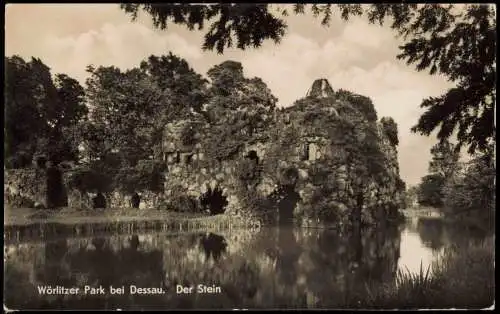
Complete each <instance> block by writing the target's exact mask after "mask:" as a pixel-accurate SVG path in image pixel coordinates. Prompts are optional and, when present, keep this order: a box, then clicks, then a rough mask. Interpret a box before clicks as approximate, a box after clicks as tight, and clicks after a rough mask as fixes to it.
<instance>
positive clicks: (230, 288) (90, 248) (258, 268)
mask: <svg viewBox="0 0 500 314" xmlns="http://www.w3.org/2000/svg"><path fill="white" fill-rule="evenodd" d="M422 226H424V225H422ZM425 228H434V227H430V226H427V225H425V226H424V227H420V228H417V229H418V233H415V232H413V231H410V230H409V229H406V230H404V231H403V232H402V233H401V232H400V230H398V229H397V228H389V227H387V228H383V229H379V230H363V231H362V232H361V231H359V232H351V233H350V234H341V233H339V232H337V231H335V230H328V229H316V230H313V229H298V228H293V227H292V226H283V227H281V228H267V229H266V228H264V229H262V230H260V231H258V232H257V233H253V234H252V233H248V234H247V233H246V231H244V230H238V231H235V232H228V233H227V234H214V233H208V234H194V233H189V234H188V233H186V234H180V235H179V234H158V233H157V234H154V233H150V234H134V235H124V236H104V235H102V236H95V237H92V238H73V237H68V238H66V239H64V240H58V241H54V242H41V243H17V244H12V245H8V246H6V248H5V252H6V268H5V275H6V280H5V284H6V288H7V289H6V302H7V304H8V305H9V307H10V308H23V309H26V308H74V309H76V308H86V309H96V308H98V309H111V308H122V309H123V308H127V309H134V308H135V309H155V308H156V309H165V308H235V307H237V308H242V307H244V308H262V307H275V308H276V307H288V308H290V307H292V308H294V307H295V308H297V307H299V308H306V307H309V308H321V307H357V306H358V304H359V300H360V299H362V298H363V296H364V295H365V294H366V286H367V285H370V286H372V287H373V286H374V285H375V286H376V285H382V284H384V283H388V282H392V281H393V280H394V277H395V273H396V271H397V269H398V267H399V268H401V267H408V268H409V269H410V270H412V271H413V270H416V271H418V269H419V266H420V260H421V259H423V260H424V266H425V263H430V262H431V261H432V260H433V259H434V256H433V253H432V252H433V250H432V249H431V248H429V246H428V244H424V242H425V243H434V244H432V245H431V247H433V248H437V247H440V245H441V246H442V245H444V244H440V243H444V242H446V236H445V234H444V232H438V231H436V230H438V229H425ZM426 230H427V231H426ZM428 230H431V231H428ZM422 232H427V234H426V235H424V236H422V234H421V233H422ZM426 236H428V237H429V238H425V237H426ZM438 238H439V239H441V240H439V241H442V242H439V241H438V240H437V239H438ZM429 241H430V242H429ZM433 241H434V242H433ZM417 263H418V267H417V265H416V264H417ZM177 284H181V285H184V286H194V287H195V288H196V287H197V285H199V284H204V285H207V286H212V285H213V286H218V287H221V290H222V293H220V294H200V293H193V294H177V293H176V291H175V288H176V285H177ZM43 285H53V286H55V285H59V286H61V285H63V286H66V287H80V288H82V287H84V286H85V285H90V286H92V287H98V286H99V285H102V286H103V287H105V288H108V287H109V286H110V285H112V286H113V287H122V286H124V287H125V290H126V291H125V293H124V294H122V295H116V294H115V295H111V294H109V293H107V294H105V295H95V296H89V295H83V294H79V295H73V296H47V295H40V294H39V293H38V291H37V288H36V287H37V286H43ZM130 285H135V286H138V287H156V288H160V287H161V288H164V289H165V290H166V291H167V292H166V293H165V294H149V295H139V294H130V293H129V286H130Z"/></svg>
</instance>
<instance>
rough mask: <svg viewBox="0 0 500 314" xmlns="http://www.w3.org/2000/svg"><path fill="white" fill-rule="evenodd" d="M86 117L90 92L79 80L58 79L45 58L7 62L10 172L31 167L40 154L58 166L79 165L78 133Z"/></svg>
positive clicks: (7, 141)
mask: <svg viewBox="0 0 500 314" xmlns="http://www.w3.org/2000/svg"><path fill="white" fill-rule="evenodd" d="M86 115H87V107H86V106H85V104H84V90H83V88H82V87H81V86H80V84H79V83H78V82H77V81H76V80H74V79H72V78H70V77H69V76H67V75H64V74H57V75H55V76H54V77H52V75H51V73H50V69H49V68H48V67H47V66H46V65H45V64H44V63H43V62H42V61H41V60H40V59H35V58H33V59H32V60H31V61H29V62H26V61H25V60H23V59H22V58H21V57H19V56H13V57H6V58H5V128H4V132H5V142H4V146H5V157H6V167H8V168H22V167H26V166H29V165H31V162H32V160H33V158H34V157H35V156H37V155H40V156H45V159H46V160H49V161H51V162H53V163H54V164H58V163H60V162H61V161H65V160H73V161H74V160H77V159H78V142H77V141H76V137H75V134H76V130H77V129H78V127H79V123H80V122H81V121H82V120H84V119H85V118H86Z"/></svg>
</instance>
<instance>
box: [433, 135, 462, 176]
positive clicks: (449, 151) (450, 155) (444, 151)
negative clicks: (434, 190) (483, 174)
mask: <svg viewBox="0 0 500 314" xmlns="http://www.w3.org/2000/svg"><path fill="white" fill-rule="evenodd" d="M431 155H432V159H431V161H430V162H429V173H432V174H437V175H440V176H442V177H443V178H445V179H450V178H451V177H453V176H454V175H455V174H457V172H458V171H459V170H460V164H459V159H460V153H459V152H458V151H457V150H456V149H455V145H453V144H451V143H450V142H448V141H441V142H439V143H437V144H436V145H434V146H433V147H432V148H431Z"/></svg>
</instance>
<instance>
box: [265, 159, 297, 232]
mask: <svg viewBox="0 0 500 314" xmlns="http://www.w3.org/2000/svg"><path fill="white" fill-rule="evenodd" d="M298 179H299V172H298V170H297V169H295V168H294V167H289V168H287V169H284V170H283V171H282V172H281V174H280V178H279V188H278V189H277V190H276V191H274V192H273V193H272V194H271V196H270V199H271V201H272V202H273V203H274V204H275V205H276V207H277V209H278V221H279V224H280V225H290V224H292V223H293V212H294V211H295V207H296V206H297V203H298V202H299V201H300V200H301V197H300V195H299V193H297V191H295V187H296V185H297V181H298Z"/></svg>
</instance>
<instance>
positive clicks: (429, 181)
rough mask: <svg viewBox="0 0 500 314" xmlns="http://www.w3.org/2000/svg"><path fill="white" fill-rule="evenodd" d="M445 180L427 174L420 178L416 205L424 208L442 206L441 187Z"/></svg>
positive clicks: (438, 176) (436, 175)
mask: <svg viewBox="0 0 500 314" xmlns="http://www.w3.org/2000/svg"><path fill="white" fill-rule="evenodd" d="M444 185H445V179H444V178H443V177H442V176H440V175H438V174H429V175H426V176H425V177H423V178H422V182H421V183H420V185H419V188H418V203H419V204H420V205H424V206H433V207H442V206H443V198H444V196H443V187H444Z"/></svg>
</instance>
